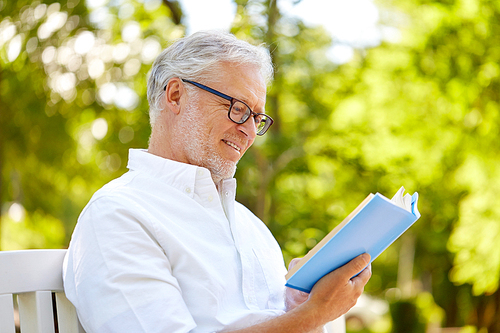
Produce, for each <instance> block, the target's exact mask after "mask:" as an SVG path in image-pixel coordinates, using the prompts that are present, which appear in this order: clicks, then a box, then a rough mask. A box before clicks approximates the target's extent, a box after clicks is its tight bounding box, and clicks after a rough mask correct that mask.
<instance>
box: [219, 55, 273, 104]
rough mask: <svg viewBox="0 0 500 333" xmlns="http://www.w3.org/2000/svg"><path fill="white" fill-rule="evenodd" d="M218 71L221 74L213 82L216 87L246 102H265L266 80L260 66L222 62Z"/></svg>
mask: <svg viewBox="0 0 500 333" xmlns="http://www.w3.org/2000/svg"><path fill="white" fill-rule="evenodd" d="M217 72H218V74H219V75H217V79H215V80H213V84H212V86H213V88H214V89H217V90H219V91H221V92H223V93H225V94H226V95H229V96H231V97H234V98H237V99H241V100H242V101H244V102H246V103H250V104H254V105H258V106H260V104H265V101H266V82H265V80H264V77H263V76H262V74H261V72H260V69H259V67H258V66H256V65H235V64H232V63H221V64H219V65H218V69H217Z"/></svg>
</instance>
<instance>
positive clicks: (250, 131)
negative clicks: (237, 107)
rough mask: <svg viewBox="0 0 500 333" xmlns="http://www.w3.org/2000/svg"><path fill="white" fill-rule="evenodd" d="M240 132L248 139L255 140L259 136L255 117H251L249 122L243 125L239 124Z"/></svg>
mask: <svg viewBox="0 0 500 333" xmlns="http://www.w3.org/2000/svg"><path fill="white" fill-rule="evenodd" d="M238 126H239V130H240V131H241V132H243V133H245V135H246V136H247V139H251V140H253V139H255V137H256V136H257V126H256V125H255V119H254V117H253V115H251V116H250V117H249V118H248V119H247V121H245V122H244V123H243V124H238Z"/></svg>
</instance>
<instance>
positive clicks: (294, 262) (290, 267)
mask: <svg viewBox="0 0 500 333" xmlns="http://www.w3.org/2000/svg"><path fill="white" fill-rule="evenodd" d="M300 259H301V258H293V259H292V261H290V264H289V265H288V270H290V269H292V268H293V266H295V265H297V264H298V263H299V261H300Z"/></svg>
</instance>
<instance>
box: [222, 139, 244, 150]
mask: <svg viewBox="0 0 500 333" xmlns="http://www.w3.org/2000/svg"><path fill="white" fill-rule="evenodd" d="M222 141H224V143H225V144H226V145H228V146H230V147H233V148H234V149H236V151H238V152H239V151H240V150H241V148H240V147H238V146H237V145H235V144H234V143H232V142H230V141H226V140H224V139H223V140H222Z"/></svg>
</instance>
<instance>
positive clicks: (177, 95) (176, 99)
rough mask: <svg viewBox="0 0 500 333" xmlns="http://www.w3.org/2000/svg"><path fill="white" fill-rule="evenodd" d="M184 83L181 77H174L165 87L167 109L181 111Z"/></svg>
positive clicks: (174, 111)
mask: <svg viewBox="0 0 500 333" xmlns="http://www.w3.org/2000/svg"><path fill="white" fill-rule="evenodd" d="M184 93H185V90H184V85H183V84H182V81H181V79H179V78H177V77H174V78H173V79H170V80H169V81H168V83H167V86H166V87H165V106H166V109H167V110H170V111H172V112H173V113H175V114H179V112H180V111H181V97H182V96H183V95H184Z"/></svg>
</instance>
